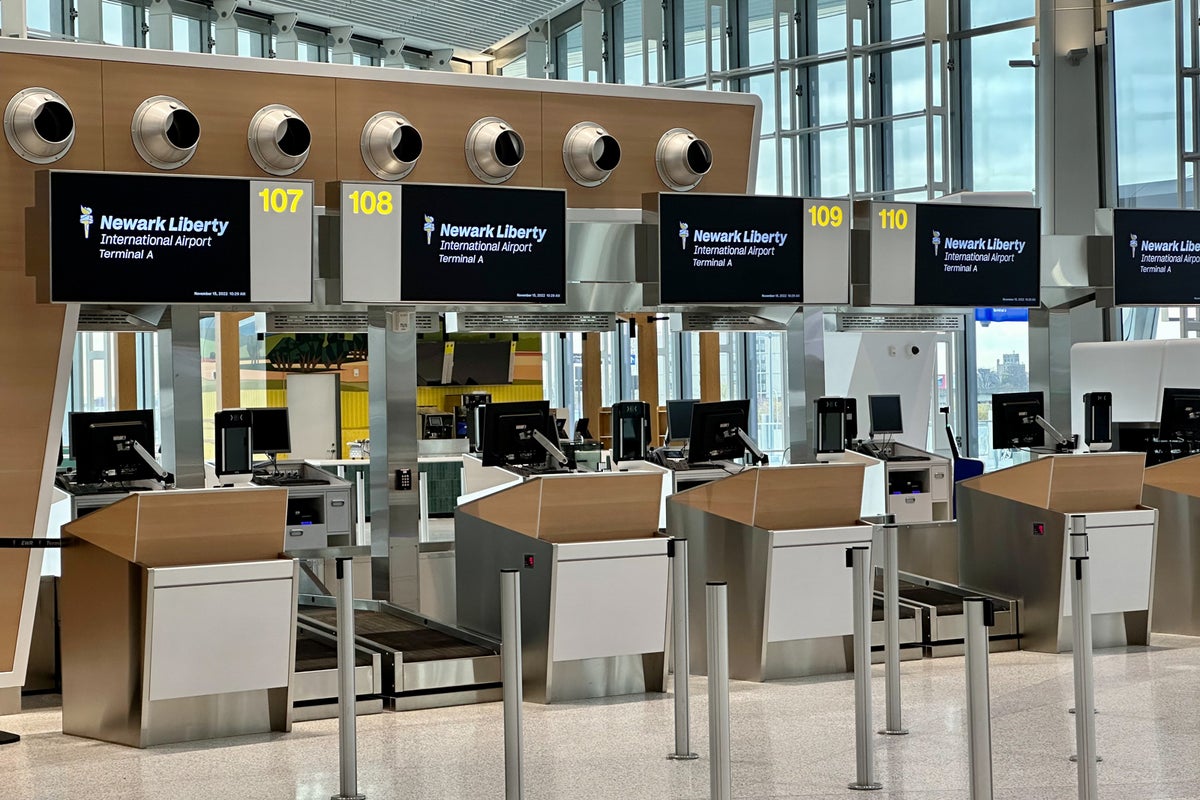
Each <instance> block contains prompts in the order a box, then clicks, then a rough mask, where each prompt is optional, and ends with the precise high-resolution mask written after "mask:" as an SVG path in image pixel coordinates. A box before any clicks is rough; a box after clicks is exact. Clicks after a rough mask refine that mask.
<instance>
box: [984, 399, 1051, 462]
mask: <svg viewBox="0 0 1200 800" xmlns="http://www.w3.org/2000/svg"><path fill="white" fill-rule="evenodd" d="M1045 414H1046V401H1045V397H1044V396H1043V395H1042V393H1041V392H1009V393H1006V394H994V395H992V449H993V450H1008V449H1011V448H1014V447H1041V446H1042V445H1044V444H1045V443H1046V433H1045V431H1043V430H1042V427H1041V426H1040V425H1038V423H1037V418H1038V417H1044V416H1045Z"/></svg>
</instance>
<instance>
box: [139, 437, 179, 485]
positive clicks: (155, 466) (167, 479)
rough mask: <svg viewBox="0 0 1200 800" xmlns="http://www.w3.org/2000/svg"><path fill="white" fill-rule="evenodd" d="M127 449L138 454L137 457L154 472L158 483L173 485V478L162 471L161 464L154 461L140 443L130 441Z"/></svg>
mask: <svg viewBox="0 0 1200 800" xmlns="http://www.w3.org/2000/svg"><path fill="white" fill-rule="evenodd" d="M129 449H130V450H132V451H133V452H135V453H137V454H138V457H139V458H141V459H142V461H145V462H146V463H147V464H149V465H150V469H152V470H154V474H155V475H157V476H158V479H159V481H161V482H162V483H163V484H173V483H175V476H174V475H172V474H171V473H169V472H167V471H166V470H165V469H163V466H162V464H159V463H158V462H157V461H155V460H154V456H152V455H150V453H149V452H147V450H146V448H144V447H142V444H141V442H139V441H137V440H136V439H131V440H130V444H129Z"/></svg>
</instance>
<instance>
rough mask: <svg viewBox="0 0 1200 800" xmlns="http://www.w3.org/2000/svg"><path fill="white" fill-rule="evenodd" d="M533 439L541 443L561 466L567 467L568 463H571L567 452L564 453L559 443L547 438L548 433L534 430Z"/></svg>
mask: <svg viewBox="0 0 1200 800" xmlns="http://www.w3.org/2000/svg"><path fill="white" fill-rule="evenodd" d="M533 439H534V441H535V442H537V443H538V444H540V445H541V446H542V448H543V449H545V451H546V452H547V453H549V454H550V457H551V458H553V459H554V460H555V461H557V462H558V465H559V466H560V467H565V466H567V464H569V463H570V461H569V460H568V459H567V456H566V454H564V453H563V451H562V450H559V449H558V445H556V444H554V442H552V441H550V439H549V438H547V436H546V434H544V433H542V432H541V431H534V432H533Z"/></svg>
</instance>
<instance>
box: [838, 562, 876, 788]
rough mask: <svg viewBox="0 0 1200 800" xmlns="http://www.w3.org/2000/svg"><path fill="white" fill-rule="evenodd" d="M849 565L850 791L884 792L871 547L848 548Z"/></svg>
mask: <svg viewBox="0 0 1200 800" xmlns="http://www.w3.org/2000/svg"><path fill="white" fill-rule="evenodd" d="M846 566H847V567H850V568H851V569H852V570H853V571H854V738H855V748H854V752H855V761H856V762H857V763H856V766H857V780H855V782H854V783H852V784H850V788H851V789H857V790H860V791H872V790H875V789H882V788H883V784H881V783H878V782H876V780H875V753H874V750H873V749H872V738H871V609H872V607H873V606H874V603H873V602H872V601H871V597H872V587H871V581H870V580H869V573H870V570H871V548H869V547H849V548H846Z"/></svg>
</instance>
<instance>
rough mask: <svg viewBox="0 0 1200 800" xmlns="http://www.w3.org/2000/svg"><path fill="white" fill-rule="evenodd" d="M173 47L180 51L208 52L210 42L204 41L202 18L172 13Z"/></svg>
mask: <svg viewBox="0 0 1200 800" xmlns="http://www.w3.org/2000/svg"><path fill="white" fill-rule="evenodd" d="M171 49H173V50H175V51H176V52H180V53H200V52H207V51H208V42H205V41H203V38H202V35H201V22H200V20H198V19H196V18H195V17H185V16H182V15H180V14H172V15H171Z"/></svg>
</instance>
